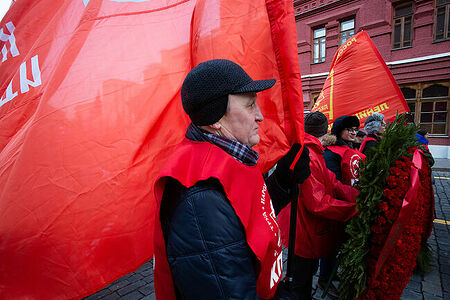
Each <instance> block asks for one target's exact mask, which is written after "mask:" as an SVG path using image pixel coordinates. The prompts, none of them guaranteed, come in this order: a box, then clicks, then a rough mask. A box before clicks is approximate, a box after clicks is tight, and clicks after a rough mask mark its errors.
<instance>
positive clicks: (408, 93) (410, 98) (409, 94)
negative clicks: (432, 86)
mask: <svg viewBox="0 0 450 300" xmlns="http://www.w3.org/2000/svg"><path fill="white" fill-rule="evenodd" d="M401 91H402V93H403V96H404V97H405V100H406V103H407V104H408V107H409V111H410V114H411V116H412V119H413V120H414V119H415V115H416V102H417V96H416V90H415V89H412V88H409V87H404V88H401Z"/></svg>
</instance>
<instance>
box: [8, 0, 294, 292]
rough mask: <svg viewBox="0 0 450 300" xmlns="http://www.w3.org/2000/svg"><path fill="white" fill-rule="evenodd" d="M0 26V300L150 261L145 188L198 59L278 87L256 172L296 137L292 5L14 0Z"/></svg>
mask: <svg viewBox="0 0 450 300" xmlns="http://www.w3.org/2000/svg"><path fill="white" fill-rule="evenodd" d="M0 26H1V27H0V29H1V30H2V31H1V32H0V48H1V49H2V51H1V54H0V57H1V59H2V62H1V64H0V95H1V98H0V298H5V299H17V298H29V299H54V298H79V297H83V296H86V295H89V294H91V293H93V292H95V291H96V290H98V289H100V288H102V287H103V286H105V285H106V284H108V283H110V282H111V281H113V280H115V279H117V278H119V277H121V276H122V275H125V274H127V273H129V272H131V271H133V270H135V269H137V268H138V267H139V266H140V265H141V264H143V263H144V262H146V261H147V260H148V259H150V258H151V257H152V254H153V244H152V241H153V226H154V223H155V222H154V209H155V199H154V196H153V195H154V193H153V189H152V187H153V184H154V180H155V178H156V175H157V174H158V172H159V170H160V168H161V167H162V165H163V164H164V162H165V160H166V159H167V158H168V157H169V156H170V154H171V152H172V151H173V149H174V147H175V146H176V145H177V144H178V143H179V142H180V141H181V140H182V138H183V135H184V133H185V130H186V128H187V126H188V123H189V120H188V118H187V116H186V115H185V114H184V112H183V110H182V107H181V100H180V88H181V84H182V82H183V79H184V77H185V76H186V74H187V73H188V72H189V70H190V69H191V68H192V67H194V66H195V65H197V64H198V63H200V62H202V61H204V60H207V59H212V58H227V59H231V60H233V61H235V62H237V63H239V64H240V65H242V66H243V67H244V69H245V70H246V71H247V72H248V73H249V74H250V76H252V78H254V79H267V78H276V79H277V83H276V85H275V86H274V87H273V88H272V89H270V90H267V91H264V92H262V93H261V94H260V96H259V100H258V102H259V104H260V106H261V109H262V111H263V114H264V117H265V120H264V122H263V123H262V124H261V127H260V134H261V142H260V144H259V145H258V146H257V150H258V151H259V153H260V156H261V163H262V169H263V170H262V171H266V170H268V169H269V168H270V167H271V166H272V165H273V164H274V163H275V162H276V161H277V160H278V159H279V158H280V157H281V156H282V155H283V154H284V153H285V152H287V151H288V149H289V145H290V144H292V143H293V142H295V141H300V142H301V141H302V134H303V131H302V121H303V104H302V98H301V84H300V72H299V67H298V58H297V50H296V33H295V21H294V12H293V4H292V1H289V0H285V1H275V0H266V1H264V0H255V1H237V0H226V1H225V0H223V1H219V0H215V1H211V0H209V1H206V0H198V1H194V0H172V1H167V0H164V1H162V0H152V1H132V0H129V1H126V0H90V1H89V0H79V1H68V0H67V1H50V0H17V1H16V2H14V3H13V5H12V7H11V8H10V10H9V11H8V13H7V14H6V15H5V17H4V18H3V20H2V22H1V23H0Z"/></svg>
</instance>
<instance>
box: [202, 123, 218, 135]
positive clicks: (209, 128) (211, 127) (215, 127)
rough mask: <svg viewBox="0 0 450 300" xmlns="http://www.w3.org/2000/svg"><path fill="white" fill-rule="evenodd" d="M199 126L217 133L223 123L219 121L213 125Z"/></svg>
mask: <svg viewBox="0 0 450 300" xmlns="http://www.w3.org/2000/svg"><path fill="white" fill-rule="evenodd" d="M199 127H200V128H201V129H203V130H205V131H208V132H211V133H215V132H217V130H220V128H222V125H220V123H219V122H216V123H214V124H211V125H204V126H199Z"/></svg>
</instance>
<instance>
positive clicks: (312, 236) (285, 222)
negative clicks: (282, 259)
mask: <svg viewBox="0 0 450 300" xmlns="http://www.w3.org/2000/svg"><path fill="white" fill-rule="evenodd" d="M327 128H328V120H327V118H326V117H325V115H324V114H323V113H321V112H317V111H316V112H312V113H309V114H308V115H307V116H306V117H305V145H306V146H307V147H308V149H309V156H310V159H311V163H310V169H311V176H309V177H308V178H307V179H306V180H305V182H303V184H300V185H299V188H300V195H299V197H298V212H297V231H296V240H295V263H294V276H293V277H294V278H293V279H294V284H293V286H294V290H295V292H296V294H297V296H298V298H299V299H302V300H303V299H311V292H312V280H313V276H314V274H315V273H316V271H317V268H318V264H319V259H320V258H324V257H329V256H331V255H334V254H335V253H336V252H337V250H338V247H339V245H340V243H341V241H342V231H341V228H342V224H343V223H344V222H346V221H348V220H349V219H350V218H351V217H352V216H353V215H355V214H356V203H355V200H356V197H357V195H358V190H356V189H354V188H352V187H351V186H348V185H344V184H343V183H341V182H340V181H338V180H336V175H334V173H333V172H331V171H330V170H329V169H328V168H327V167H326V164H325V160H324V159H323V150H324V148H323V146H322V143H321V140H322V139H323V136H324V135H325V134H326V133H327ZM289 219H290V210H289V209H288V207H286V208H284V209H283V210H282V211H281V212H280V214H279V215H278V221H279V224H280V229H281V236H282V240H283V244H284V245H285V246H288V243H289Z"/></svg>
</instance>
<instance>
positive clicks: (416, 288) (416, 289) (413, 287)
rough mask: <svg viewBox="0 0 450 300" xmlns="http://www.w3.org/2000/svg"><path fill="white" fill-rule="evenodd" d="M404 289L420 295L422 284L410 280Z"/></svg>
mask: <svg viewBox="0 0 450 300" xmlns="http://www.w3.org/2000/svg"><path fill="white" fill-rule="evenodd" d="M406 289H408V290H411V291H414V292H418V293H420V292H421V291H422V283H421V282H417V281H412V280H410V281H409V283H408V285H407V286H406V288H405V290H406Z"/></svg>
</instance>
